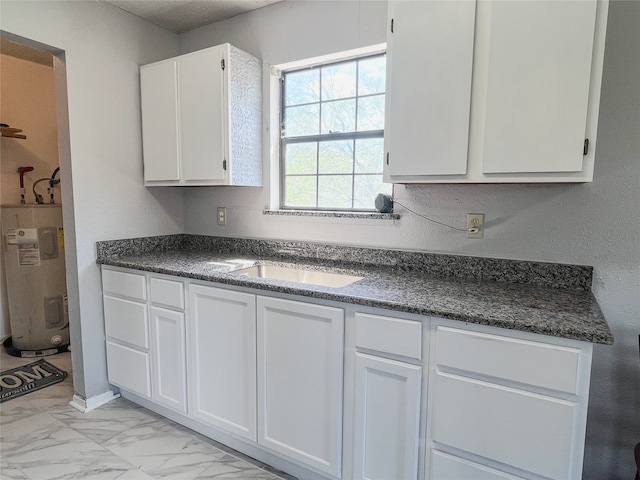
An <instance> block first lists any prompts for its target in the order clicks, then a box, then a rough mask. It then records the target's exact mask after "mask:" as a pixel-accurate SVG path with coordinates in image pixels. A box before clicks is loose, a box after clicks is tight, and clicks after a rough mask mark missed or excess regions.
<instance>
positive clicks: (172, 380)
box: [151, 307, 187, 412]
mask: <svg viewBox="0 0 640 480" xmlns="http://www.w3.org/2000/svg"><path fill="white" fill-rule="evenodd" d="M151 339H152V343H151V358H152V363H151V365H152V372H153V383H152V386H153V388H152V391H153V400H155V401H156V402H158V403H160V404H162V405H165V406H167V407H169V408H173V409H175V410H178V411H180V412H186V411H187V383H186V371H187V364H186V357H185V323H184V313H183V312H174V311H172V310H166V309H164V308H158V307H152V308H151Z"/></svg>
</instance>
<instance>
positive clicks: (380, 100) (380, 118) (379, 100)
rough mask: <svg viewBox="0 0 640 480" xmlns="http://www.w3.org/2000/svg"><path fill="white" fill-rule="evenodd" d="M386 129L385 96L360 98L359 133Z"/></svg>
mask: <svg viewBox="0 0 640 480" xmlns="http://www.w3.org/2000/svg"><path fill="white" fill-rule="evenodd" d="M383 129H384V95H374V96H372V97H364V98H358V131H359V132H363V131H366V130H383Z"/></svg>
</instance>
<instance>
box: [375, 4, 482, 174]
mask: <svg viewBox="0 0 640 480" xmlns="http://www.w3.org/2000/svg"><path fill="white" fill-rule="evenodd" d="M475 8H476V3H475V1H474V0H461V1H455V2H415V1H392V2H390V4H389V17H390V19H392V21H393V24H392V25H393V26H392V27H391V26H390V28H392V31H390V32H389V33H388V34H387V44H388V47H387V79H388V80H387V102H386V122H385V141H386V147H385V148H386V151H387V152H388V153H389V157H388V166H387V167H386V171H385V173H386V176H387V177H388V176H392V177H393V176H397V175H400V176H402V175H447V174H464V173H466V171H467V147H468V142H469V116H470V109H471V70H472V66H473V38H474V37H473V36H474V25H475Z"/></svg>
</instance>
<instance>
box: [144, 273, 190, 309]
mask: <svg viewBox="0 0 640 480" xmlns="http://www.w3.org/2000/svg"><path fill="white" fill-rule="evenodd" d="M149 298H150V299H151V301H152V302H153V303H156V304H158V305H166V306H167V307H173V308H179V309H180V310H184V284H183V283H182V282H176V281H175V280H165V279H163V278H155V277H151V279H150V280H149Z"/></svg>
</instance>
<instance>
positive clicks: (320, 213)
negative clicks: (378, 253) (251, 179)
mask: <svg viewBox="0 0 640 480" xmlns="http://www.w3.org/2000/svg"><path fill="white" fill-rule="evenodd" d="M262 213H263V214H264V215H281V216H288V217H332V218H364V219H368V220H399V219H400V214H399V213H380V212H335V211H326V210H263V211H262Z"/></svg>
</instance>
